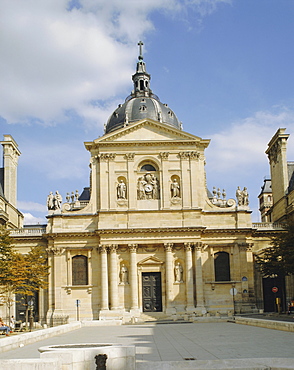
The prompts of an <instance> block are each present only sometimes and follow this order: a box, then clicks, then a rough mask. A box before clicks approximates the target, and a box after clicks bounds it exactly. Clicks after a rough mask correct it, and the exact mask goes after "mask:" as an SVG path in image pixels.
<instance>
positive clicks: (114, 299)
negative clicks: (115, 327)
mask: <svg viewBox="0 0 294 370" xmlns="http://www.w3.org/2000/svg"><path fill="white" fill-rule="evenodd" d="M117 248H118V245H117V244H113V245H111V246H110V306H111V309H112V310H116V309H118V306H119V299H118V271H117V253H116V251H117Z"/></svg>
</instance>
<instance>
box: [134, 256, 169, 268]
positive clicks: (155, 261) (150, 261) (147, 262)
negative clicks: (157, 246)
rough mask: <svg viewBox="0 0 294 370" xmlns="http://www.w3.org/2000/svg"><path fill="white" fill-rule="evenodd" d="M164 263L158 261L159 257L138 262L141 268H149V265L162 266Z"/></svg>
mask: <svg viewBox="0 0 294 370" xmlns="http://www.w3.org/2000/svg"><path fill="white" fill-rule="evenodd" d="M163 263H164V262H162V261H160V259H158V258H157V257H153V256H151V257H147V258H144V259H143V260H141V261H140V262H138V265H140V266H147V265H153V266H154V265H157V266H159V265H162V264H163Z"/></svg>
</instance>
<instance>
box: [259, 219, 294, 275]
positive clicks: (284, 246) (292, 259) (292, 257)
mask: <svg viewBox="0 0 294 370" xmlns="http://www.w3.org/2000/svg"><path fill="white" fill-rule="evenodd" d="M256 262H257V264H258V267H259V270H260V271H261V273H262V275H263V276H264V277H269V276H273V275H278V276H281V277H282V276H286V275H292V274H294V222H293V221H290V222H288V223H287V224H285V225H284V230H283V231H281V232H279V234H277V235H276V236H274V237H272V240H271V246H270V247H269V248H266V249H265V251H264V253H263V254H262V255H260V256H257V257H256Z"/></svg>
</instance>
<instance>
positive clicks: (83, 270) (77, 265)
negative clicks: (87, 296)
mask: <svg viewBox="0 0 294 370" xmlns="http://www.w3.org/2000/svg"><path fill="white" fill-rule="evenodd" d="M72 285H88V258H87V257H86V256H74V257H73V258H72Z"/></svg>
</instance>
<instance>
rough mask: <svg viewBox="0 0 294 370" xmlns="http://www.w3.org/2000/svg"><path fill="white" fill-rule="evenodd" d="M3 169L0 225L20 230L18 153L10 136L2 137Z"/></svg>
mask: <svg viewBox="0 0 294 370" xmlns="http://www.w3.org/2000/svg"><path fill="white" fill-rule="evenodd" d="M1 144H2V147H3V167H2V168H0V225H6V227H7V228H8V229H14V228H21V227H22V225H23V215H22V213H21V212H19V211H18V209H17V203H16V195H17V164H18V157H19V156H20V154H21V153H20V151H19V149H18V145H17V143H16V142H15V141H14V139H13V138H12V136H10V135H4V140H3V141H1Z"/></svg>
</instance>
